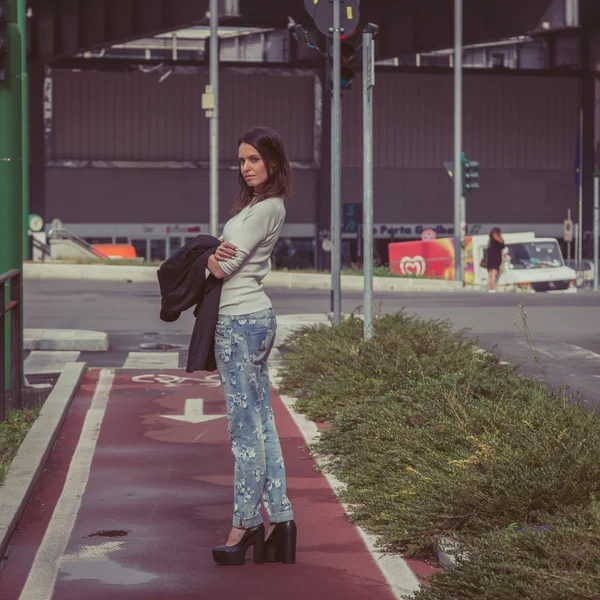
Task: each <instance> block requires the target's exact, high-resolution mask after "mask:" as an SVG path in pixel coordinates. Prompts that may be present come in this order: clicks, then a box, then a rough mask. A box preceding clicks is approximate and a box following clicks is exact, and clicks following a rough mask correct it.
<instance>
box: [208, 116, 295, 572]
mask: <svg viewBox="0 0 600 600" xmlns="http://www.w3.org/2000/svg"><path fill="white" fill-rule="evenodd" d="M238 146H239V169H240V170H239V175H238V179H239V185H240V190H239V193H238V196H237V200H236V203H235V206H234V210H233V212H234V216H233V218H232V219H231V220H229V221H228V222H227V224H226V225H225V228H224V230H223V238H222V240H223V243H222V244H221V245H220V246H219V248H218V249H217V251H216V253H215V254H214V255H213V256H211V257H210V258H209V261H208V270H209V271H210V273H211V274H212V275H214V276H215V277H217V278H219V279H223V288H222V292H221V301H220V305H219V315H218V319H217V325H216V330H215V357H216V362H217V369H218V371H219V377H220V379H221V384H222V386H223V391H224V393H225V400H226V403H227V420H228V431H229V437H230V439H231V443H232V452H233V455H234V457H235V476H234V490H233V494H234V505H233V527H232V529H231V532H230V534H229V538H228V539H227V542H226V544H225V545H224V546H218V547H216V548H214V549H213V557H214V560H215V561H216V562H217V563H219V564H227V565H240V564H244V562H245V555H246V550H247V549H248V548H249V547H250V546H254V562H255V563H258V564H260V563H262V562H264V561H265V560H266V561H267V562H275V561H281V562H285V563H293V562H295V553H296V524H295V522H294V515H293V511H292V505H291V503H290V501H289V499H288V497H287V495H286V494H287V492H286V472H285V466H284V460H283V456H282V452H281V445H280V442H279V436H278V434H277V429H276V427H275V419H274V415H273V410H272V408H271V402H270V382H269V372H268V368H267V360H268V358H269V354H270V352H271V349H272V347H273V343H274V341H275V331H276V327H277V324H276V320H275V314H274V312H273V308H272V304H271V301H270V299H269V297H268V296H267V294H266V293H265V291H264V289H263V285H262V281H263V279H264V278H265V276H266V275H267V273H268V270H269V265H268V261H269V257H270V256H271V253H272V252H273V248H274V246H275V244H276V243H277V240H278V239H279V235H280V233H281V230H282V227H283V222H284V219H285V214H286V211H285V201H286V200H287V199H288V198H289V195H290V187H291V168H290V164H289V160H288V158H287V156H286V152H285V149H284V147H283V144H282V142H281V139H280V138H279V135H278V134H277V133H276V132H275V131H273V130H271V129H269V128H266V127H257V128H254V129H251V130H250V131H248V132H246V133H245V134H244V135H242V136H241V138H240V139H239V142H238ZM261 501H262V504H263V505H264V507H265V509H266V511H267V514H268V515H269V524H270V526H269V529H268V531H266V530H265V527H264V524H263V519H262V516H261V513H260V505H261Z"/></svg>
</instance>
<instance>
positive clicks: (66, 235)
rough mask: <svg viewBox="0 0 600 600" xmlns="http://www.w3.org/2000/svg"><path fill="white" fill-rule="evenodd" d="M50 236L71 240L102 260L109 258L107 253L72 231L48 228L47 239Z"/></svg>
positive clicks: (50, 237)
mask: <svg viewBox="0 0 600 600" xmlns="http://www.w3.org/2000/svg"><path fill="white" fill-rule="evenodd" d="M52 238H63V239H66V240H71V241H72V242H74V243H75V244H78V245H79V246H81V247H82V248H85V249H86V250H87V251H88V252H91V253H92V254H94V255H96V256H97V257H98V258H101V259H103V260H108V259H109V258H110V257H109V256H108V255H106V254H104V252H102V251H101V250H98V249H97V248H94V246H93V245H92V244H90V243H89V242H86V241H85V240H84V239H83V238H81V237H79V236H78V235H75V234H74V233H71V232H70V231H67V230H66V229H62V228H60V229H59V228H53V229H50V230H49V231H48V239H49V240H50V239H52Z"/></svg>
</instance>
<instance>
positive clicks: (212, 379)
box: [131, 373, 221, 387]
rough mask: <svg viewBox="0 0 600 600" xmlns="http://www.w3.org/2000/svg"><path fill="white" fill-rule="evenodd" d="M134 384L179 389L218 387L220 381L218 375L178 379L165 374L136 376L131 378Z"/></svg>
mask: <svg viewBox="0 0 600 600" xmlns="http://www.w3.org/2000/svg"><path fill="white" fill-rule="evenodd" d="M131 379H132V381H134V382H135V383H162V384H163V385H164V386H165V387H179V386H180V385H194V384H196V385H203V386H205V387H219V386H220V385H221V380H220V379H219V375H218V374H216V375H207V376H206V377H203V378H202V379H196V378H194V377H180V376H179V375H168V374H166V373H158V374H145V375H136V376H135V377H132V378H131Z"/></svg>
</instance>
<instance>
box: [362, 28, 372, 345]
mask: <svg viewBox="0 0 600 600" xmlns="http://www.w3.org/2000/svg"><path fill="white" fill-rule="evenodd" d="M373 46H374V41H373V34H372V33H364V34H363V135H364V140H363V235H364V244H363V271H364V302H363V304H364V307H363V311H364V316H365V324H364V338H365V340H370V339H371V338H372V337H373V87H374V85H375V48H374V47H373Z"/></svg>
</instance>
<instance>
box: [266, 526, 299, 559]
mask: <svg viewBox="0 0 600 600" xmlns="http://www.w3.org/2000/svg"><path fill="white" fill-rule="evenodd" d="M296 531H297V527H296V522H295V521H285V522H284V523H277V525H275V527H274V528H273V531H272V532H271V535H270V536H269V539H268V540H267V541H266V543H265V561H266V562H282V563H285V564H286V565H292V564H294V563H295V562H296Z"/></svg>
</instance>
